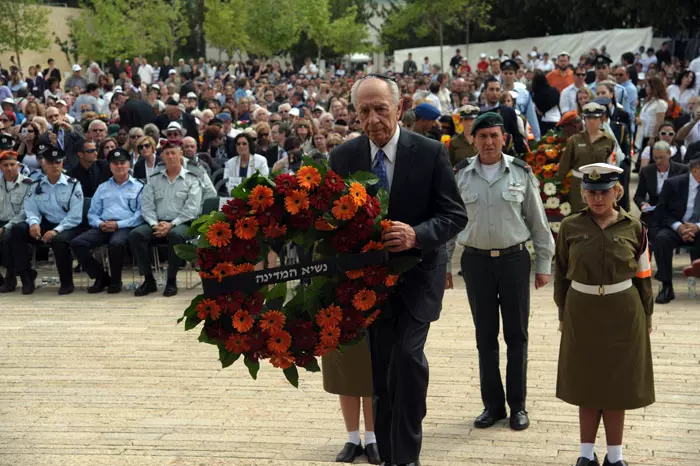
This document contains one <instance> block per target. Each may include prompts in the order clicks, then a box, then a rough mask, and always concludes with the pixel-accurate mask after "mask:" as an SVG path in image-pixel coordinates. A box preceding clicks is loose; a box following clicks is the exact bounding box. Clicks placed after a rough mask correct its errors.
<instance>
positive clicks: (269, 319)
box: [258, 311, 287, 332]
mask: <svg viewBox="0 0 700 466" xmlns="http://www.w3.org/2000/svg"><path fill="white" fill-rule="evenodd" d="M286 321H287V318H286V317H285V316H284V314H282V313H281V312H280V311H267V312H266V313H264V314H263V315H261V316H260V322H259V324H258V325H260V328H261V329H263V330H267V331H270V332H278V331H281V330H282V327H284V323H285V322H286Z"/></svg>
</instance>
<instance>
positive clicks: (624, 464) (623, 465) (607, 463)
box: [603, 455, 628, 466]
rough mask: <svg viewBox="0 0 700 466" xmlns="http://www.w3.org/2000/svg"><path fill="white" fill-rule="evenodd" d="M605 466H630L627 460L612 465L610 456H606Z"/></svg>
mask: <svg viewBox="0 0 700 466" xmlns="http://www.w3.org/2000/svg"><path fill="white" fill-rule="evenodd" d="M603 466H628V465H627V461H625V460H620V461H618V462H616V463H611V462H610V461H608V455H605V461H603Z"/></svg>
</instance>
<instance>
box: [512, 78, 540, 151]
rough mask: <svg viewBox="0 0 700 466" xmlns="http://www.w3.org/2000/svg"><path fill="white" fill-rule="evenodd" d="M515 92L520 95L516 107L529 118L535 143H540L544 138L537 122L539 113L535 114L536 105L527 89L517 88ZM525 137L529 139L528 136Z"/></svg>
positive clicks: (516, 100)
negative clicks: (541, 138)
mask: <svg viewBox="0 0 700 466" xmlns="http://www.w3.org/2000/svg"><path fill="white" fill-rule="evenodd" d="M513 90H514V91H515V92H517V93H518V98H517V99H515V106H516V107H517V108H518V110H520V113H522V114H523V115H525V118H527V122H528V123H530V127H531V128H532V135H533V136H534V137H535V141H538V140H539V139H540V137H542V135H541V134H542V133H540V124H539V123H538V122H537V113H536V112H535V104H534V103H533V102H532V97H531V96H530V93H529V92H528V91H527V89H518V88H515V89H513ZM525 137H526V139H527V135H526V136H525Z"/></svg>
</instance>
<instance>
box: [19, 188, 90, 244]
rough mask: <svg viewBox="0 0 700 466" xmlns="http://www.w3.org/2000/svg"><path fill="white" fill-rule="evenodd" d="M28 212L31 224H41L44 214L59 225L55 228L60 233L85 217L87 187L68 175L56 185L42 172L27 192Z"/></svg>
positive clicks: (25, 208)
mask: <svg viewBox="0 0 700 466" xmlns="http://www.w3.org/2000/svg"><path fill="white" fill-rule="evenodd" d="M37 191H39V192H38V193H37ZM24 212H25V213H26V214H27V223H28V224H29V226H32V225H36V224H38V223H41V218H42V217H44V218H45V219H46V220H47V221H49V222H51V223H56V224H57V226H56V228H54V230H56V232H58V233H60V232H62V231H64V230H69V229H71V228H75V227H77V226H78V225H80V222H82V220H83V188H82V187H81V186H80V183H78V180H76V179H74V178H69V177H67V176H66V175H65V174H61V176H60V177H59V178H58V181H57V182H56V184H51V182H50V181H49V179H48V177H47V176H46V175H42V176H41V178H39V181H38V182H37V183H36V186H32V189H30V190H29V193H28V194H27V199H26V200H25V201H24Z"/></svg>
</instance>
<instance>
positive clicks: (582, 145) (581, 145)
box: [577, 144, 587, 147]
mask: <svg viewBox="0 0 700 466" xmlns="http://www.w3.org/2000/svg"><path fill="white" fill-rule="evenodd" d="M577 146H579V147H587V145H586V144H577Z"/></svg>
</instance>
